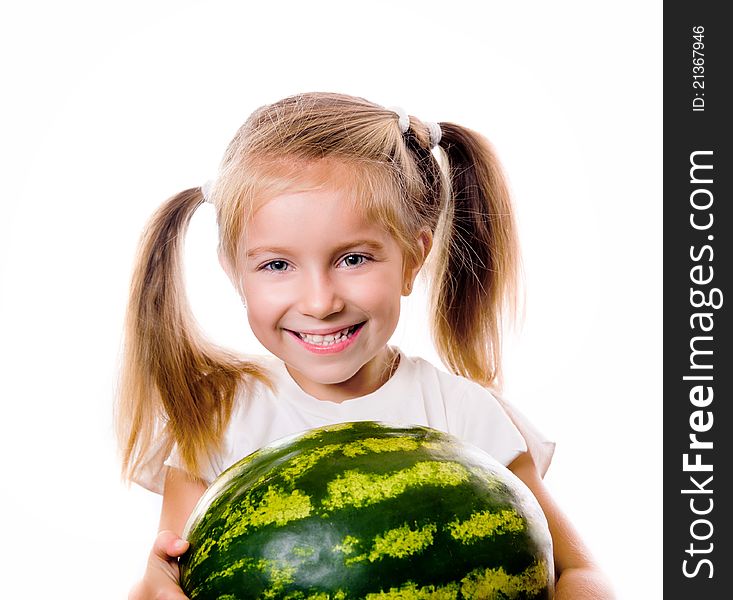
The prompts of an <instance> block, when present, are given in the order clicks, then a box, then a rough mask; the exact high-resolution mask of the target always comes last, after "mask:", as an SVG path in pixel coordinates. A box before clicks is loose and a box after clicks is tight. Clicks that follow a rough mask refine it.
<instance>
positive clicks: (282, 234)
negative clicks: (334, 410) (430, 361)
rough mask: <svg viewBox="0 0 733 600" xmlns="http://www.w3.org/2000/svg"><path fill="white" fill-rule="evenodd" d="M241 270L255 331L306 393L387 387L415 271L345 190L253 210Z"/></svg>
mask: <svg viewBox="0 0 733 600" xmlns="http://www.w3.org/2000/svg"><path fill="white" fill-rule="evenodd" d="M418 243H419V244H420V245H421V247H423V248H424V247H425V245H426V243H427V244H428V245H429V238H426V237H424V236H423V237H421V239H420V240H418ZM427 250H429V248H427ZM425 254H426V252H424V255H425ZM243 265H244V267H243V268H244V274H243V275H244V277H243V283H242V285H243V295H244V299H245V301H246V305H247V314H248V319H249V323H250V326H251V327H252V331H253V332H254V334H255V336H256V337H257V339H258V340H259V341H260V342H261V343H262V345H263V346H265V348H267V349H268V350H269V351H270V352H272V353H273V354H274V355H276V356H278V357H279V358H280V359H282V360H283V361H284V362H285V364H286V365H287V368H288V371H289V372H290V374H291V375H292V377H293V378H294V379H295V381H296V382H297V383H298V384H299V385H300V387H301V388H302V389H303V390H304V391H305V392H307V393H308V394H310V395H312V396H315V397H316V398H319V399H322V400H332V401H336V402H340V401H342V400H346V399H348V398H354V397H358V396H362V395H364V394H367V393H370V392H372V391H374V390H376V389H377V388H378V387H379V386H380V385H382V383H384V380H385V369H386V368H388V363H389V361H390V359H391V357H390V355H389V354H390V351H389V348H388V347H387V342H388V340H389V339H390V337H391V336H392V333H393V332H394V330H395V327H396V326H397V321H398V319H399V315H400V296H401V295H403V294H404V295H406V294H409V291H410V289H411V287H412V282H413V281H414V278H415V276H416V275H417V271H418V270H419V266H417V267H416V268H405V266H404V265H403V256H402V252H401V250H400V248H399V246H398V245H397V242H396V241H395V240H394V239H393V238H392V237H391V236H390V235H389V234H388V233H386V232H385V231H383V230H382V229H381V228H379V227H377V226H375V225H372V224H370V223H369V222H367V221H366V220H365V219H364V217H363V216H362V215H361V214H358V211H355V210H354V209H353V208H352V204H351V203H350V202H348V201H347V199H346V198H345V197H344V195H343V193H342V192H340V191H337V190H334V189H328V188H326V189H323V188H321V189H317V190H313V191H303V192H293V193H285V194H282V195H280V196H276V197H275V198H273V199H272V200H270V201H268V202H267V203H266V204H264V205H263V206H262V207H260V208H259V209H257V210H256V212H255V213H254V215H253V218H252V220H251V222H250V224H249V225H248V226H247V230H246V235H245V243H244V262H243ZM387 377H388V376H387Z"/></svg>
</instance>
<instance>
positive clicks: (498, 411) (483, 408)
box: [448, 382, 555, 477]
mask: <svg viewBox="0 0 733 600" xmlns="http://www.w3.org/2000/svg"><path fill="white" fill-rule="evenodd" d="M456 408H457V409H458V410H454V411H451V412H452V413H453V414H451V413H449V415H448V417H449V424H450V426H451V430H452V432H453V433H454V434H455V435H457V436H458V437H460V438H461V439H463V440H465V441H466V442H469V443H471V444H473V445H474V446H478V447H479V448H481V449H482V450H484V451H485V452H488V453H489V454H491V455H492V456H493V457H494V458H495V459H496V460H498V461H499V462H501V463H502V464H504V465H509V464H510V463H511V462H512V461H513V460H514V459H515V458H517V457H518V456H519V455H520V454H522V453H523V452H529V453H530V455H531V456H532V460H533V461H534V464H535V466H536V467H537V472H538V473H539V474H540V476H541V477H544V476H545V473H547V469H548V468H549V466H550V462H551V461H552V456H553V454H554V452H555V442H553V441H551V440H550V439H549V438H548V437H547V436H545V435H544V434H543V433H542V432H541V431H540V430H539V429H537V428H536V427H535V426H534V425H533V424H532V422H531V421H530V420H529V419H528V418H527V417H526V416H525V415H524V414H523V413H522V412H521V411H519V410H518V409H517V408H516V407H515V406H513V405H511V404H510V403H509V402H507V401H506V400H505V399H503V398H501V397H499V396H495V395H494V394H492V393H491V392H489V391H488V390H487V389H486V388H484V387H482V386H480V385H478V384H476V383H473V382H468V383H467V386H466V389H465V394H464V396H463V397H462V398H461V400H460V401H459V402H457V403H456Z"/></svg>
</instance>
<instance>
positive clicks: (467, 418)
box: [117, 93, 611, 600]
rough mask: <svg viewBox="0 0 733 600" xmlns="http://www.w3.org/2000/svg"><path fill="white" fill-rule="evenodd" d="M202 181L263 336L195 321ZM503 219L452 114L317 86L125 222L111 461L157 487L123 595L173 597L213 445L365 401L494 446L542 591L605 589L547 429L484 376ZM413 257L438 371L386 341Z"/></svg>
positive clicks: (265, 114)
mask: <svg viewBox="0 0 733 600" xmlns="http://www.w3.org/2000/svg"><path fill="white" fill-rule="evenodd" d="M204 201H209V202H211V203H212V204H213V205H214V206H215V208H216V214H217V223H218V229H219V235H220V237H219V248H218V254H219V260H220V263H221V265H222V267H223V269H224V270H225V271H226V273H227V275H228V276H229V278H230V279H231V281H232V283H233V285H234V286H235V288H236V290H237V291H238V293H239V294H240V296H241V298H242V301H243V304H244V305H245V307H246V312H247V317H248V321H249V324H250V326H251V328H252V331H253V333H254V334H255V336H256V337H257V338H258V339H259V341H260V342H261V343H262V344H263V346H264V347H265V348H266V349H267V350H268V351H269V352H270V353H271V355H270V356H264V357H257V356H238V355H236V354H235V353H233V352H230V351H227V350H225V349H223V348H220V347H217V346H215V345H213V344H211V343H210V342H209V341H207V340H206V339H205V338H204V337H203V336H202V335H201V333H200V332H199V331H198V329H197V327H196V323H195V321H194V318H193V316H192V315H191V312H190V310H189V307H188V304H187V301H186V295H185V293H184V285H183V281H182V276H181V250H182V246H183V237H184V232H185V230H186V226H187V224H188V222H189V220H190V219H191V216H192V215H193V213H194V211H195V210H196V209H197V208H198V207H199V206H200V205H201V204H202V203H203V202H204ZM515 235H516V234H515V225H514V220H513V216H512V206H511V202H510V198H509V195H508V192H507V188H506V185H505V182H504V178H503V176H502V172H501V169H500V166H499V163H498V161H497V159H496V157H495V156H494V154H493V152H492V149H491V147H490V145H489V144H488V142H487V141H486V140H485V139H484V138H483V137H482V136H481V135H479V134H477V133H475V132H473V131H471V130H469V129H466V128H464V127H461V126H458V125H455V124H453V123H439V124H434V123H424V122H422V121H420V120H419V119H417V118H415V117H412V116H408V115H407V114H405V113H404V112H403V111H401V110H392V109H386V108H384V107H381V106H379V105H376V104H373V103H371V102H368V101H366V100H364V99H361V98H355V97H351V96H345V95H340V94H329V93H310V94H300V95H297V96H293V97H289V98H286V99H284V100H281V101H279V102H276V103H274V104H272V105H268V106H264V107H262V108H260V109H258V110H256V111H255V112H254V113H253V114H252V115H251V116H250V118H249V119H248V120H247V122H246V123H245V124H244V125H243V126H242V127H241V128H240V130H239V131H238V132H237V134H236V136H235V137H234V139H233V140H232V142H231V143H230V144H229V147H228V148H227V150H226V153H225V155H224V158H223V160H222V163H221V166H220V169H219V172H218V174H217V177H216V179H215V180H214V181H213V182H212V183H211V184H210V185H207V186H205V188H204V189H202V188H193V189H189V190H186V191H184V192H181V193H180V194H178V195H176V196H174V197H172V198H170V199H169V200H168V201H167V202H166V203H165V204H164V205H163V206H162V207H161V208H160V209H159V210H158V211H157V212H156V214H155V215H154V216H153V218H152V219H151V221H150V223H149V225H148V227H147V229H146V231H145V233H144V236H143V239H142V241H141V245H140V252H139V256H138V259H137V264H136V268H135V272H134V275H133V280H132V286H131V293H130V302H129V308H128V314H127V321H126V333H125V354H124V364H123V369H122V378H121V387H120V397H119V403H118V407H117V425H118V434H119V440H120V445H121V449H122V459H123V473H124V476H125V478H126V479H128V480H131V481H136V482H138V483H140V484H141V485H143V486H145V487H147V488H148V489H151V490H154V491H157V492H159V493H162V494H163V503H162V511H161V519H160V531H159V533H158V536H157V538H156V540H155V542H154V545H153V549H152V551H151V553H150V557H149V561H148V567H147V569H146V572H145V574H144V576H143V578H142V580H141V581H140V582H139V583H138V584H137V585H136V586H135V588H134V589H133V590H132V592H131V594H130V597H131V598H133V599H135V600H146V599H153V598H157V599H162V598H168V599H183V598H185V596H184V595H183V592H182V591H181V589H180V587H179V585H178V567H177V557H178V556H180V555H181V554H182V553H183V552H184V551H185V549H186V547H187V543H186V542H185V541H184V540H182V539H180V537H179V536H180V535H181V532H182V529H183V526H184V524H185V521H186V519H187V518H188V516H189V514H190V513H191V511H192V509H193V507H194V505H195V503H196V501H197V500H198V498H199V497H200V496H201V494H202V493H203V492H204V490H205V489H206V487H207V485H208V484H209V483H210V482H211V481H212V480H213V479H214V478H215V477H216V476H217V475H218V474H219V473H220V472H222V471H223V470H224V469H225V468H227V467H228V466H229V465H231V464H233V463H234V462H236V461H237V460H239V459H240V458H242V457H243V456H245V455H246V454H248V453H250V452H252V451H254V450H256V449H257V448H259V447H261V446H262V445H264V444H266V443H268V442H270V441H272V440H274V439H276V438H279V437H282V436H284V435H287V434H290V433H294V432H297V431H302V430H304V429H308V428H310V427H315V426H319V425H324V424H327V423H335V422H343V421H353V420H382V421H392V422H403V423H414V424H421V425H428V426H432V427H435V428H437V429H441V430H444V431H447V432H449V433H452V434H455V435H457V436H459V437H461V438H463V439H464V440H466V441H468V442H471V443H473V444H475V445H477V446H479V447H481V448H483V449H484V450H486V451H487V452H489V453H490V454H492V455H493V456H494V457H495V458H496V459H497V460H499V461H500V462H502V463H503V464H505V465H507V466H508V467H509V468H510V469H511V470H512V471H513V472H514V473H515V474H516V475H517V476H519V477H520V478H521V479H522V480H523V481H524V483H525V484H527V486H528V487H529V488H530V489H531V490H532V492H533V493H534V494H535V496H536V497H537V500H538V501H539V503H540V505H541V507H542V508H543V510H544V512H545V515H546V516H547V520H548V523H549V526H550V531H551V534H552V537H553V543H554V553H555V563H556V564H555V569H556V574H557V576H558V581H557V586H556V590H557V591H556V598H557V599H558V600H563V599H566V598H573V599H574V600H578V599H583V598H610V597H611V592H610V588H609V586H608V584H607V583H606V581H605V579H604V577H603V576H602V574H601V573H600V571H599V570H598V568H597V567H596V566H595V564H594V563H593V561H592V560H591V558H590V555H589V552H588V550H587V549H586V547H585V546H584V545H583V543H582V541H581V540H580V538H579V537H578V535H577V534H576V532H575V531H574V529H573V527H572V526H571V524H570V522H569V521H568V519H567V518H566V517H565V515H563V513H562V512H561V511H560V509H559V508H558V507H557V505H556V504H555V502H553V500H552V498H551V497H550V495H549V494H548V492H547V490H546V489H545V487H544V486H543V483H542V479H541V476H542V475H543V474H544V471H545V469H546V468H547V463H548V462H549V455H550V454H551V449H550V450H549V451H548V448H550V446H549V444H547V443H544V444H543V440H542V439H541V438H538V437H537V436H536V435H535V433H534V432H533V429H532V427H531V425H530V424H529V423H527V422H526V421H525V420H524V419H523V418H522V417H521V416H519V415H518V414H516V413H514V412H513V411H512V409H511V407H509V406H507V405H506V404H504V403H501V402H500V401H499V400H497V397H496V395H495V394H496V393H497V392H498V389H499V382H500V375H501V372H500V366H501V360H500V358H501V357H500V348H501V324H502V320H503V318H504V316H505V315H506V313H507V312H508V311H511V309H512V308H513V299H514V296H515V290H516V271H517V262H518V250H517V241H516V238H515ZM428 257H429V258H430V260H429V261H428V260H427V259H428ZM423 266H425V267H426V270H427V271H429V273H428V274H429V281H430V324H431V331H432V335H433V339H434V342H435V346H436V348H437V351H438V353H439V355H440V358H441V359H442V360H443V362H444V364H445V366H446V367H447V369H448V370H449V371H450V373H446V372H445V371H442V370H439V369H436V368H435V367H434V366H432V365H430V364H429V363H427V362H426V361H424V360H422V359H420V358H414V357H407V356H405V355H404V353H402V352H401V351H400V350H399V348H396V347H394V346H391V345H389V344H388V341H389V339H390V337H391V336H392V334H393V332H394V330H395V328H396V326H397V322H398V318H399V310H400V299H401V297H402V296H405V295H409V294H410V293H411V291H412V288H413V285H414V282H415V278H416V277H417V274H418V272H419V271H420V269H421V268H422V267H423ZM490 390H492V391H493V392H494V394H492V392H491V391H490Z"/></svg>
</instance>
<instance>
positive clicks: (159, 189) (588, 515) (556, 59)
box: [0, 0, 662, 599]
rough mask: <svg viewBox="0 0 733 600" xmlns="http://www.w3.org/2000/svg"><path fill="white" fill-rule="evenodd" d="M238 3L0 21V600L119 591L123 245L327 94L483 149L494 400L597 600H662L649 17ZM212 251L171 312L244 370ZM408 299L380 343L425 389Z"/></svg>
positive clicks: (137, 563)
mask: <svg viewBox="0 0 733 600" xmlns="http://www.w3.org/2000/svg"><path fill="white" fill-rule="evenodd" d="M248 4H249V3H245V2H234V1H221V2H216V3H214V2H196V1H188V2H185V1H180V0H177V1H158V2H140V1H138V0H135V1H128V2H124V3H122V2H120V3H112V2H83V1H79V0H70V1H67V2H63V3H54V2H50V1H37V2H26V3H23V4H22V8H20V6H21V4H20V3H16V6H17V7H19V8H13V9H12V10H11V11H10V13H8V11H9V9H8V8H7V4H5V5H3V6H4V8H3V9H2V13H3V14H2V15H1V16H0V23H1V24H0V28H2V30H1V31H0V51H1V53H2V57H3V58H2V73H1V75H2V81H3V88H4V91H3V93H2V97H1V99H0V102H2V110H1V111H0V122H1V123H2V136H1V137H2V142H0V143H1V144H2V155H1V157H0V158H1V161H0V165H2V166H1V167H0V168H1V169H2V173H3V176H2V192H0V198H1V199H2V210H1V212H0V257H1V258H0V260H1V262H0V269H1V270H0V286H1V287H0V339H1V340H2V342H1V343H2V346H1V353H2V355H1V356H0V370H1V373H0V375H1V376H2V386H1V387H0V394H2V412H1V413H0V415H1V416H0V419H1V421H0V422H1V424H0V445H1V448H0V459H1V460H2V478H1V479H0V502H1V503H2V513H1V514H2V515H3V526H2V529H3V535H2V540H3V541H2V543H0V564H2V565H3V568H2V570H3V572H4V574H5V576H4V578H3V584H2V590H3V591H2V593H3V596H7V597H19V596H21V595H22V597H26V598H52V597H64V598H67V597H74V598H77V599H85V598H123V597H126V594H127V590H128V588H129V587H130V586H131V584H132V583H133V582H134V580H135V579H136V578H137V577H138V576H139V575H140V574H141V573H142V569H143V567H144V563H145V559H146V555H147V552H148V548H149V545H150V543H151V542H152V539H153V537H154V535H155V532H156V528H157V518H158V511H159V504H160V498H159V497H158V496H155V495H153V494H152V493H150V492H147V491H145V490H142V489H140V488H137V487H132V488H130V489H128V488H126V487H125V486H124V485H123V484H122V483H120V480H119V475H118V473H119V465H118V462H117V457H116V454H115V446H114V440H113V436H112V418H111V411H112V399H113V395H114V389H115V381H116V373H117V364H118V359H119V350H120V344H121V329H122V317H123V312H124V306H125V302H126V288H127V284H128V280H129V274H130V269H131V265H132V258H133V255H134V251H135V246H136V242H137V239H138V236H139V234H140V232H141V230H142V227H143V225H144V223H145V221H146V219H147V218H148V216H149V215H150V214H151V213H152V211H153V210H154V209H155V208H156V207H157V206H158V204H159V203H161V202H162V201H163V200H165V199H166V198H167V197H168V196H170V195H172V194H173V193H175V192H177V191H179V190H181V189H184V188H186V187H191V186H195V185H199V184H200V183H201V182H203V181H205V180H206V179H207V178H209V177H210V176H211V175H212V174H213V173H214V172H215V169H216V166H217V164H218V162H219V159H220V157H221V155H222V153H223V150H224V147H225V145H226V143H227V142H228V141H229V139H230V138H231V136H232V135H233V133H234V131H235V130H236V128H237V127H238V126H239V125H240V124H241V122H242V121H243V120H244V119H245V118H246V117H247V115H248V114H249V113H250V112H251V111H252V110H253V109H254V108H256V107H257V106H259V105H261V104H264V103H267V102H271V101H274V100H277V99H279V98H280V97H283V96H285V95H289V94H292V93H296V92H300V91H312V90H328V91H339V92H345V93H351V94H355V95H362V96H364V97H367V98H369V99H370V100H373V101H376V102H379V103H381V104H385V105H394V104H399V105H401V106H403V107H405V108H406V109H407V110H408V112H410V113H412V114H414V115H417V116H419V117H420V118H422V119H425V120H435V121H449V120H452V121H455V122H457V123H460V124H464V125H467V126H470V127H472V128H474V129H477V130H479V131H481V132H483V133H485V134H486V135H487V136H488V137H489V138H490V139H491V140H492V141H493V142H494V144H495V146H496V148H497V150H498V152H499V155H500V157H501V158H502V159H503V162H504V165H505V168H506V171H507V173H508V176H509V179H510V181H511V185H512V189H513V192H514V196H515V200H516V205H517V211H518V218H519V223H520V227H521V236H522V243H523V252H524V267H525V278H526V287H527V310H526V314H527V316H526V320H525V326H524V328H523V329H522V330H520V331H519V332H517V333H516V334H514V335H513V336H512V337H511V338H510V339H509V342H508V348H507V357H506V370H507V386H506V391H507V396H508V398H509V399H510V400H511V401H513V402H514V404H515V405H517V406H518V407H520V408H521V410H522V411H523V412H525V413H526V414H527V415H528V416H529V417H530V418H531V419H532V420H533V421H534V422H535V424H536V425H537V426H539V427H540V428H541V429H542V430H544V431H545V432H546V433H547V434H549V435H550V437H552V438H553V439H555V440H556V441H557V442H558V448H557V452H556V455H555V459H554V462H553V464H552V466H551V468H550V471H549V473H548V476H547V478H546V481H547V484H548V485H549V487H550V488H551V490H552V492H553V493H554V495H555V496H556V497H557V499H558V501H559V502H560V504H561V505H562V506H563V507H564V509H565V510H566V512H567V513H568V515H569V516H570V518H571V519H572V520H573V522H574V523H575V524H576V526H577V528H578V529H579V530H580V532H581V534H582V535H583V537H584V538H585V540H586V541H587V542H588V544H589V545H590V547H591V549H592V550H593V552H594V554H595V556H596V558H597V559H598V561H599V562H600V563H601V565H602V566H603V567H604V569H605V570H606V571H607V572H608V574H609V575H610V576H611V578H612V580H613V581H614V582H615V585H616V589H617V591H618V593H619V597H620V598H628V599H632V598H647V599H649V598H661V550H662V549H661V541H662V536H661V416H662V406H661V212H662V204H661V162H662V159H661V155H662V153H661V141H662V135H661V123H662V119H661V117H662V112H661V33H662V32H661V13H662V3H661V2H638V1H637V2H629V1H625V0H624V1H619V2H615V3H610V4H609V3H605V4H602V5H601V4H598V3H589V2H580V1H578V2H570V1H559V2H539V1H535V2H522V3H514V4H513V5H512V4H511V3H508V2H498V1H497V2H482V3H479V2H467V1H462V0H461V1H459V0H451V1H450V2H445V3H438V2H412V1H407V2H401V3H388V2H384V1H372V2H369V3H349V2H336V1H333V2H332V1H315V0H314V1H311V2H278V3H274V4H272V8H270V9H266V8H262V7H261V5H263V4H264V3H257V6H249V5H248ZM252 4H255V3H252ZM214 235H215V224H214V216H213V209H211V208H210V207H208V206H205V207H202V208H201V209H200V211H199V212H198V213H197V214H196V216H195V217H194V221H193V223H192V226H191V230H190V232H189V238H188V240H189V241H188V249H187V256H188V259H187V266H188V269H189V283H190V288H191V291H190V294H191V302H192V304H193V306H194V311H195V313H196V315H197V316H198V318H199V319H200V321H201V323H202V325H203V327H204V328H205V330H207V331H208V332H209V333H210V335H211V337H212V338H214V339H215V340H216V341H219V342H221V343H224V344H227V345H229V346H232V347H235V348H238V349H243V350H245V351H256V349H257V344H256V343H255V342H253V339H252V337H251V335H250V334H249V331H248V329H247V325H246V321H245V316H244V314H243V313H242V312H241V310H240V307H239V305H238V304H237V300H236V296H235V295H234V293H233V291H231V290H230V289H229V287H228V283H227V282H226V280H225V279H224V278H223V275H221V274H220V272H219V271H218V266H217V264H216V260H215V241H214ZM419 292H420V290H418V293H417V294H416V295H413V296H412V297H411V298H410V299H409V301H408V302H406V306H405V313H404V316H405V318H404V319H403V321H402V322H401V324H400V327H399V328H398V331H397V332H396V334H395V338H394V340H393V341H394V343H397V344H399V345H400V346H402V347H403V349H404V350H406V351H407V353H408V354H421V355H424V356H425V357H426V358H429V359H432V360H434V361H436V362H437V357H436V355H435V354H434V352H433V351H432V349H431V348H430V346H429V340H427V338H426V337H425V335H424V319H425V313H424V306H423V304H424V303H423V300H422V299H421V296H420V293H419ZM408 314H409V317H410V318H407V317H408ZM11 592H13V593H11Z"/></svg>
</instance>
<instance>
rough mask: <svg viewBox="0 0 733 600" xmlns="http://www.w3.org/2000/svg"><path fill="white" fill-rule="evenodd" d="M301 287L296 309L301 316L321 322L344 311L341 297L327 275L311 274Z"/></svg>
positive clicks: (302, 282)
mask: <svg viewBox="0 0 733 600" xmlns="http://www.w3.org/2000/svg"><path fill="white" fill-rule="evenodd" d="M301 285H302V288H301V290H300V301H299V307H298V308H299V310H300V313H301V314H303V315H308V316H310V317H314V318H316V319H321V320H322V319H325V318H326V317H328V316H329V315H332V314H334V313H338V312H341V311H342V310H343V309H344V300H343V297H342V295H341V294H340V293H339V290H338V289H337V286H336V285H335V282H334V281H332V279H331V278H330V277H329V276H328V275H327V274H325V273H311V274H309V275H308V277H307V278H304V280H302V281H301Z"/></svg>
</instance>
